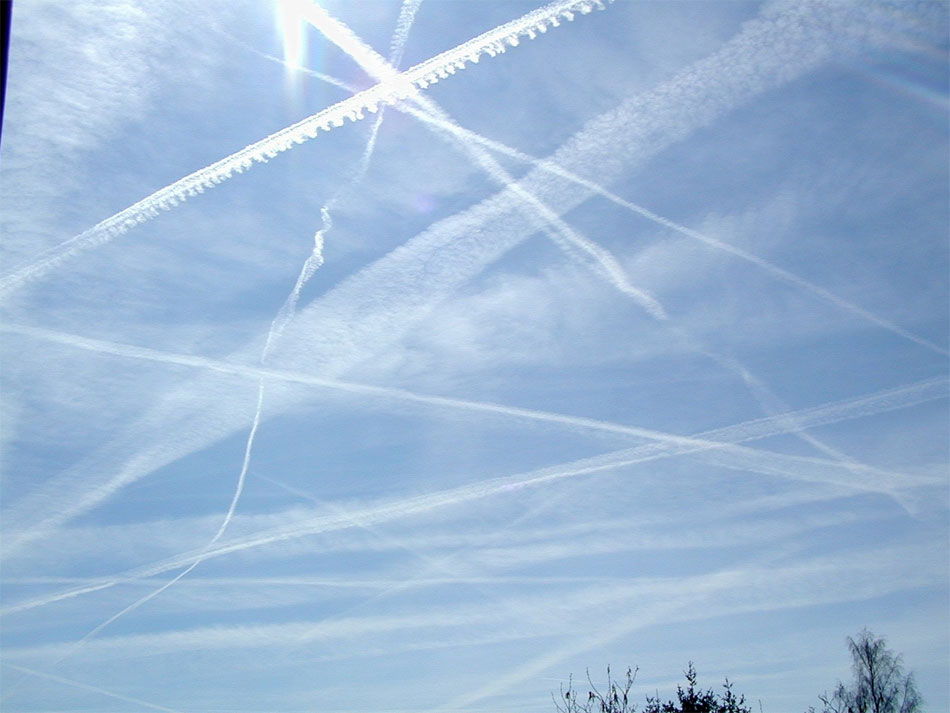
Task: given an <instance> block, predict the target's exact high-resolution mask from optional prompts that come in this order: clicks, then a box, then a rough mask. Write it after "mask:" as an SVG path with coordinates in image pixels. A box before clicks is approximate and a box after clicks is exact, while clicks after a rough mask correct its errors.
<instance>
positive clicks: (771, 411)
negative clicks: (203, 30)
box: [298, 2, 863, 473]
mask: <svg viewBox="0 0 950 713" xmlns="http://www.w3.org/2000/svg"><path fill="white" fill-rule="evenodd" d="M298 11H299V12H300V15H301V17H303V18H304V19H305V20H306V21H307V22H309V23H310V24H312V25H313V26H314V27H315V28H317V29H318V30H320V32H321V33H323V35H324V36H325V37H327V38H328V39H329V40H330V41H332V42H333V43H334V44H336V45H337V46H338V47H340V49H342V50H343V51H344V52H346V53H347V54H348V55H349V56H350V57H351V58H352V59H353V60H355V61H356V62H357V63H358V64H359V65H360V67H362V68H363V69H364V70H366V71H367V72H368V73H370V74H371V75H372V76H373V77H374V78H375V79H377V80H379V81H385V80H386V79H388V78H390V77H392V76H394V75H396V74H397V70H396V69H395V68H394V67H392V66H391V64H389V63H388V62H387V61H386V60H385V59H384V58H383V57H382V56H380V55H379V54H378V53H377V52H376V51H375V50H373V49H372V48H371V47H370V46H369V45H367V44H366V43H365V42H363V40H362V39H360V38H359V37H358V36H357V35H356V34H355V33H353V31H352V30H350V28H349V27H347V26H346V25H345V24H344V23H342V22H340V21H339V20H337V19H336V18H334V17H332V16H331V15H330V14H329V13H328V12H327V11H326V10H325V9H324V8H323V7H321V6H320V5H318V4H316V3H315V2H304V3H302V4H301V5H300V6H299V8H298ZM411 99H412V101H414V102H416V103H417V104H419V105H420V106H421V107H422V109H423V110H425V111H427V112H429V113H431V114H433V115H435V116H436V117H437V118H439V119H441V120H443V121H447V122H449V123H451V124H454V123H455V122H454V121H452V119H451V117H449V116H448V115H447V114H446V113H445V112H444V111H443V110H442V109H441V108H440V107H439V106H438V105H437V104H436V103H435V102H434V101H432V100H431V99H429V98H428V97H422V96H420V95H419V93H418V92H416V93H415V94H414V95H413V96H412V97H411ZM453 136H455V135H454V134H453ZM459 140H462V139H459ZM466 148H467V149H469V150H470V151H473V156H474V158H475V159H476V162H477V164H478V165H479V166H481V167H482V168H484V169H485V170H486V171H487V172H488V173H489V175H490V176H491V177H493V178H495V180H497V181H498V182H499V183H501V184H502V186H504V187H507V188H509V189H511V190H513V191H514V192H515V193H516V195H518V196H519V197H520V198H521V199H523V200H524V201H525V204H526V206H527V207H528V208H530V209H532V210H534V211H536V212H537V213H538V214H539V216H540V217H541V219H542V220H544V221H545V222H546V223H548V225H550V226H551V228H553V229H554V230H555V231H556V233H557V234H556V235H552V236H551V237H552V238H554V240H555V243H558V244H560V242H561V239H566V240H567V241H568V243H570V245H571V247H577V248H580V249H581V250H582V251H584V252H587V253H588V254H589V255H591V256H592V257H593V258H594V259H595V260H596V261H597V263H598V264H599V266H600V267H601V268H602V270H603V271H604V273H605V276H606V277H607V280H608V282H609V283H610V284H612V285H613V286H614V287H615V288H616V289H617V290H618V291H619V292H621V293H622V294H625V295H627V296H628V297H631V298H632V299H633V300H634V301H635V302H636V303H638V304H639V305H640V306H641V307H643V308H644V309H645V310H646V311H647V312H648V313H649V314H650V316H652V317H653V318H654V319H656V320H657V321H658V322H659V323H660V324H661V325H663V326H665V327H666V328H667V329H669V330H670V331H671V332H673V333H674V334H675V335H676V336H677V337H679V338H680V339H682V340H683V341H685V342H686V343H687V345H688V346H690V347H691V348H693V349H695V350H697V351H699V353H701V354H703V355H704V356H707V357H708V358H710V359H712V360H713V361H714V362H715V363H716V364H718V365H719V366H721V367H722V368H724V369H726V370H727V371H729V372H731V373H732V374H734V375H735V376H737V377H739V379H740V380H741V382H742V383H743V384H744V385H745V386H746V388H748V390H749V391H750V393H751V394H752V396H753V397H754V398H755V399H756V400H757V401H758V402H759V404H760V406H761V407H762V409H763V411H765V412H766V414H768V415H778V414H781V413H785V412H787V411H788V410H789V408H788V406H787V405H786V404H784V403H782V402H781V400H780V399H778V397H777V396H776V395H775V393H774V392H773V391H772V389H771V388H770V387H769V386H768V385H767V384H766V383H765V382H764V381H763V380H762V379H760V378H759V377H757V376H756V375H754V374H753V373H752V372H751V371H750V370H749V369H748V368H747V367H746V366H745V365H743V364H742V363H741V362H739V361H738V360H737V359H735V358H734V357H731V356H729V355H722V354H718V353H715V352H713V351H711V350H709V349H707V348H705V347H702V346H700V345H698V344H697V343H696V340H695V339H693V338H692V337H691V336H689V335H688V334H686V333H685V332H684V331H683V330H682V329H679V328H676V327H673V326H672V325H670V324H669V322H668V317H667V314H666V312H665V310H664V308H663V307H662V305H661V304H660V303H659V302H658V301H657V300H656V298H654V297H653V296H652V295H649V294H648V293H646V292H644V291H643V290H641V289H638V288H636V287H633V286H632V285H631V284H630V282H629V279H628V278H627V275H626V273H625V271H624V270H623V268H622V267H621V265H620V263H619V261H617V259H616V258H615V257H614V256H613V254H611V253H610V252H609V251H608V250H605V249H604V248H603V247H601V246H600V245H598V244H597V243H595V242H594V241H592V240H590V239H589V238H587V237H585V236H582V235H581V234H580V233H578V232H577V231H576V230H574V229H573V228H571V227H570V226H569V225H567V224H566V223H565V222H564V221H563V220H562V219H561V218H560V217H559V216H558V215H557V214H556V213H554V211H552V210H551V209H550V208H549V207H548V206H546V205H545V204H544V203H542V202H541V201H540V200H538V198H537V197H536V196H535V195H533V194H531V193H529V192H527V191H525V190H524V189H523V188H521V186H519V185H518V184H517V183H516V182H515V181H514V179H513V178H512V177H511V176H510V175H509V174H508V173H507V171H505V170H504V169H503V168H502V167H501V166H499V165H498V164H497V162H495V161H494V159H492V158H491V157H490V156H488V155H486V154H485V153H484V151H482V150H481V149H475V148H474V147H472V146H471V145H466ZM547 232H548V234H549V235H550V231H547ZM567 252H568V254H569V255H571V256H573V255H574V252H573V250H571V249H568V250H567ZM790 431H791V432H793V433H795V434H796V435H797V436H798V437H799V438H801V439H803V440H804V441H805V442H806V443H808V444H809V445H811V446H813V447H815V448H816V449H818V450H819V451H820V452H821V453H824V454H826V455H828V456H830V457H832V458H834V459H836V460H838V461H839V462H841V463H842V464H843V465H845V466H846V467H848V468H849V469H851V470H852V471H854V472H856V473H857V472H860V469H861V468H862V467H863V464H861V463H859V462H857V461H856V460H855V459H854V458H851V457H850V456H848V455H847V454H845V453H843V452H841V451H840V450H838V449H836V448H834V447H832V446H829V445H827V444H825V443H824V442H823V441H821V440H820V439H819V438H817V437H815V436H814V435H812V434H811V433H808V432H805V431H802V430H801V429H798V428H797V427H795V425H794V424H791V425H790Z"/></svg>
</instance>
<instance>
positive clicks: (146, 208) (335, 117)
mask: <svg viewBox="0 0 950 713" xmlns="http://www.w3.org/2000/svg"><path fill="white" fill-rule="evenodd" d="M604 2H613V0H558V2H553V3H550V4H548V5H545V6H544V7H542V8H539V9H537V10H533V11H532V12H529V13H528V14H526V15H523V16H522V17H520V18H518V19H517V20H512V21H511V22H508V23H505V24H503V25H500V26H498V27H496V28H495V29H493V30H489V31H488V32H485V33H483V34H481V35H479V36H478V37H475V38H473V39H471V40H469V41H467V42H464V43H462V44H461V45H458V46H457V47H455V48H453V49H451V50H448V51H446V52H442V53H441V54H439V55H436V56H435V57H432V58H430V59H427V60H425V61H424V62H420V63H419V64H417V65H415V66H414V67H412V68H410V69H407V70H406V71H405V72H401V73H398V74H395V75H393V76H392V77H391V78H389V79H387V80H386V81H383V82H380V83H379V84H376V85H375V86H373V87H370V88H369V89H366V90H365V91H362V92H359V93H358V94H355V95H354V96H352V97H349V98H347V99H344V100H343V101H341V102H338V103H337V104H334V105H333V106H331V107H328V108H326V109H324V110H323V111H320V112H318V113H316V114H314V115H312V116H310V117H307V118H306V119H303V120H301V121H299V122H297V123H296V124H293V125H291V126H288V127H286V128H283V129H281V130H280V131H277V132H275V133H273V134H271V135H270V136H267V137H266V138H263V139H261V140H260V141H257V142H255V143H253V144H250V145H249V146H246V147H244V148H243V149H241V150H240V151H236V152H235V153H233V154H231V155H229V156H226V157H225V158H223V159H221V160H219V161H216V162H215V163H213V164H211V165H209V166H206V167H205V168H202V169H199V170H197V171H195V172H194V173H191V174H189V175H187V176H185V177H184V178H181V179H179V180H177V181H175V182H174V183H171V184H169V185H168V186H165V187H164V188H161V189H159V190H158V191H155V192H154V193H152V194H151V195H149V196H146V197H145V198H143V199H142V200H140V201H138V202H137V203H134V204H133V205H131V206H129V207H128V208H126V209H124V210H122V211H120V212H119V213H116V214H115V215H113V216H111V217H109V218H106V219H105V220H103V221H101V222H99V223H97V224H96V225H94V226H93V227H91V228H89V229H88V230H86V231H84V232H82V233H80V234H79V235H77V236H75V237H73V238H71V239H69V240H67V241H65V242H63V243H60V244H59V245H57V246H55V247H53V248H51V249H50V250H46V251H44V252H43V253H41V254H40V255H39V256H38V257H37V258H36V259H35V260H34V261H33V262H32V263H30V264H29V265H26V266H24V267H22V268H20V269H18V270H15V271H14V272H12V273H11V274H9V275H7V276H6V277H4V278H2V279H0V296H2V295H4V294H5V293H9V292H11V291H12V290H15V289H16V288H18V287H20V286H21V285H23V284H24V283H25V282H26V281H28V280H31V279H36V278H38V277H41V276H42V275H44V274H45V273H46V272H48V271H49V270H51V269H53V268H54V267H56V266H57V265H59V264H60V263H62V262H63V261H64V260H66V259H68V258H70V257H72V256H73V255H75V254H77V253H79V252H81V251H83V250H88V249H90V248H93V247H96V246H98V245H102V244H105V243H107V242H109V241H111V240H112V239H113V238H115V237H117V236H119V235H122V234H123V233H125V232H127V231H128V230H130V229H131V228H133V227H135V226H136V225H139V224H140V223H144V222H146V221H148V220H151V219H152V218H154V217H156V216H157V215H158V214H159V212H160V211H163V210H170V209H171V208H173V207H175V206H176V205H178V204H179V203H182V202H184V201H186V200H188V199H189V198H191V197H192V196H196V195H198V194H199V193H202V192H204V191H205V190H206V189H209V188H214V187H215V186H217V185H218V184H220V183H222V182H223V181H226V180H227V179H229V178H231V177H232V176H233V175H234V174H235V173H241V172H243V171H245V170H247V169H248V168H250V167H251V166H253V165H254V164H255V163H264V162H266V161H268V160H270V159H272V158H274V157H275V156H277V154H279V153H281V152H283V151H287V150H288V149H291V148H293V147H294V146H296V145H297V144H301V143H304V142H305V141H308V140H310V139H313V138H316V137H317V135H318V134H319V133H320V132H321V131H322V132H328V131H332V130H333V129H334V128H336V127H339V126H342V125H343V124H344V123H345V122H346V121H357V120H359V119H362V118H363V117H364V114H365V112H371V113H374V112H376V111H378V110H379V107H380V106H381V105H392V104H395V103H397V102H399V101H401V100H403V99H405V98H406V97H408V96H410V95H412V94H413V93H414V92H415V91H416V90H417V89H424V88H425V87H427V86H429V85H430V84H434V83H435V82H438V81H439V80H440V79H445V78H446V77H449V76H450V75H452V74H454V73H455V72H457V71H458V70H460V69H464V68H465V67H466V66H467V65H468V64H469V63H474V62H478V61H479V59H480V58H481V57H482V56H483V55H488V56H491V57H494V56H495V55H497V54H500V53H502V52H504V51H505V50H506V49H507V48H508V47H509V46H510V47H514V46H516V45H518V44H519V42H520V39H521V38H529V39H533V38H534V37H536V36H537V35H538V34H539V33H544V32H546V31H547V30H548V29H549V28H550V27H557V26H558V25H560V24H561V20H562V19H567V20H572V19H574V16H575V14H576V13H581V14H587V13H589V12H591V11H592V10H594V9H595V8H602V7H604Z"/></svg>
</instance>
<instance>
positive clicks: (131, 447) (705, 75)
mask: <svg viewBox="0 0 950 713" xmlns="http://www.w3.org/2000/svg"><path fill="white" fill-rule="evenodd" d="M878 11H879V9H878V10H875V12H878ZM897 21H899V22H905V21H906V22H908V23H916V24H914V25H913V26H910V25H908V26H907V27H897V28H895V29H894V30H893V32H891V35H899V34H900V33H901V32H903V31H907V30H908V28H910V29H914V30H920V29H921V23H920V21H919V19H918V18H916V17H915V16H908V17H904V16H903V15H902V16H900V17H898V18H897V20H896V21H895V22H897ZM845 30H847V31H845ZM872 30H874V13H873V12H869V11H868V9H867V6H864V5H861V6H856V5H851V6H848V5H845V4H842V3H828V4H820V5H819V4H816V5H807V6H800V5H795V6H792V7H786V8H776V7H772V8H770V10H769V12H768V14H767V15H766V16H763V17H762V18H759V19H757V20H753V21H750V22H748V23H746V24H745V25H744V26H743V28H742V30H741V31H740V32H739V34H737V35H736V36H735V37H734V38H732V39H731V40H729V41H728V42H726V43H725V44H724V45H723V46H722V47H721V48H720V49H718V50H717V51H716V52H714V53H713V54H711V55H709V56H707V57H706V58H704V59H702V60H700V61H698V62H696V63H693V64H691V65H689V66H688V67H686V68H684V69H683V70H682V71H680V72H679V73H677V74H676V75H675V76H674V77H672V78H671V79H670V80H669V81H667V82H664V83H663V84H661V85H659V86H657V87H655V88H653V89H651V90H649V91H647V92H644V93H642V94H639V95H637V96H634V97H631V98H629V99H627V100H625V101H624V102H622V103H621V104H620V105H618V106H617V107H616V108H615V109H613V110H611V111H609V112H606V113H604V114H601V115H600V116H598V117H596V118H594V119H592V120H591V121H589V122H587V123H586V124H585V125H584V127H583V128H582V129H581V130H580V131H578V132H576V133H575V134H574V136H573V137H572V138H571V139H570V140H569V141H567V142H565V144H564V145H562V146H561V147H560V148H559V149H558V150H557V151H556V152H555V153H554V154H553V155H552V156H551V157H550V158H551V159H552V160H553V162H554V163H556V164H558V165H559V166H562V167H564V168H565V170H568V171H571V172H573V173H575V174H580V175H584V176H589V177H593V178H595V179H596V180H597V181H600V182H609V181H612V180H613V179H614V178H616V177H617V176H618V175H619V174H620V172H621V171H623V170H628V169H629V168H630V167H631V165H636V164H639V163H642V162H643V161H646V160H647V159H649V158H651V157H653V156H656V155H657V154H658V153H659V152H660V151H662V150H663V149H664V148H666V147H668V146H670V145H671V144H673V143H675V142H677V141H680V140H682V139H683V138H684V137H686V136H688V135H689V134H690V133H691V132H693V131H695V130H696V129H697V128H699V127H702V126H706V125H708V124H710V123H711V122H713V121H715V120H716V119H717V118H719V117H720V116H722V115H723V114H724V113H726V112H728V111H731V110H733V109H735V108H736V107H737V106H740V105H742V104H744V103H747V102H748V101H751V100H752V99H753V98H754V97H755V96H756V95H757V94H759V93H761V92H762V91H765V90H766V89H769V88H772V87H775V86H779V85H781V84H783V83H786V82H788V81H790V80H792V79H794V78H796V77H799V76H801V75H802V74H804V73H806V72H807V71H810V70H812V69H814V68H815V67H818V66H820V65H821V64H822V63H823V62H825V61H827V60H828V59H829V58H831V57H834V56H836V55H841V54H845V55H847V54H849V53H851V52H852V51H854V49H855V47H856V46H857V47H862V48H863V47H866V46H869V45H872V46H873V45H874V44H875V42H878V40H879V37H873V38H872V40H868V39H867V37H865V35H869V34H871V31H872ZM790 36H794V37H795V38H796V41H795V42H786V41H784V40H785V39H786V38H787V37H790ZM777 38H781V39H782V41H778V40H777ZM520 184H521V185H523V186H524V187H525V188H526V190H528V191H530V192H531V193H533V194H534V195H537V196H538V197H539V198H540V199H542V200H543V201H544V202H545V203H546V204H548V205H553V206H557V207H558V211H559V212H561V213H563V212H565V211H568V210H571V209H573V208H574V207H576V206H578V205H580V204H582V203H583V202H584V201H585V200H587V199H588V198H589V197H590V196H591V195H592V192H591V191H589V190H586V189H583V188H581V187H579V186H578V185H577V184H576V183H573V182H570V181H567V180H566V179H563V178H558V177H555V176H552V175H551V174H550V173H549V172H546V171H542V170H540V169H534V170H532V171H530V172H529V173H528V174H527V175H526V176H525V177H524V178H523V179H522V180H521V181H520ZM542 228H543V222H542V221H540V220H538V219H537V217H536V216H533V215H530V214H528V213H526V212H525V211H524V210H523V207H522V204H521V201H519V200H516V197H515V196H514V195H513V194H512V193H511V192H510V191H500V192H498V193H497V194H495V195H493V196H491V197H490V198H487V199H486V200H484V201H482V202H481V203H480V204H478V205H476V206H473V207H471V208H469V209H467V210H465V211H462V212H461V213H459V214H456V215H454V216H452V217H450V218H446V219H443V220H441V221H439V222H437V223H435V224H433V225H432V226H430V227H429V228H428V229H427V230H425V231H423V232H422V233H420V234H419V235H417V236H415V237H414V238H412V239H411V240H409V241H408V242H407V243H405V244H404V245H402V246H400V247H398V248H397V249H395V250H393V251H392V252H391V253H389V254H388V255H386V256H385V257H383V258H380V259H379V260H377V261H376V262H374V263H373V264H372V265H369V266H367V267H365V268H364V269H362V270H360V271H359V272H358V273H356V274H354V275H351V276H350V277H348V278H346V279H344V280H343V281H342V282H341V283H339V284H338V285H336V286H335V287H333V288H332V289H330V290H329V291H328V292H327V293H326V294H325V295H324V296H322V297H320V298H319V299H317V300H315V301H314V302H313V303H311V304H310V305H309V306H308V307H307V308H306V309H305V310H303V311H301V313H300V314H299V315H298V318H297V321H296V323H295V324H294V325H292V327H291V328H292V329H293V330H294V331H295V333H296V337H297V338H296V339H295V340H294V342H293V343H290V340H285V342H284V344H283V345H282V346H281V354H280V360H281V363H283V364H285V365H286V367H285V368H290V369H297V370H301V371H304V370H306V371H314V370H319V372H320V373H326V374H328V375H331V376H339V375H340V374H342V373H345V372H346V370H347V369H350V368H352V366H353V365H354V364H356V363H359V362H361V361H364V360H365V359H366V358H367V357H368V356H370V355H371V354H374V353H379V352H380V351H382V350H384V349H386V348H387V347H388V346H390V345H392V344H393V343H394V342H395V340H397V339H398V338H399V337H400V336H401V335H402V334H405V332H406V331H407V330H408V328H409V327H410V326H411V325H413V324H416V323H418V322H419V321H420V320H421V319H422V318H423V317H424V316H425V315H426V314H428V313H429V310H430V309H431V308H432V306H433V305H434V304H435V303H437V302H438V301H439V300H441V299H444V298H445V297H447V296H448V295H449V294H451V293H452V292H453V291H454V290H455V289H457V288H458V286H459V285H461V284H463V283H464V282H465V281H466V280H468V279H471V278H472V277H473V276H475V275H476V274H478V273H479V272H480V271H481V270H483V269H484V267H485V266H486V265H488V264H490V263H492V262H493V261H494V260H496V259H498V258H499V257H500V256H502V255H503V254H505V252H507V251H508V250H511V249H512V248H514V247H515V246H516V245H518V244H520V243H521V242H522V241H523V240H525V239H527V238H528V237H529V236H531V235H533V234H535V233H536V232H537V231H538V230H540V229H542ZM235 356H236V358H239V359H247V358H250V357H249V354H248V352H247V351H246V350H245V351H238V352H236V353H235ZM213 386H216V385H215V384H214V383H213V382H204V383H202V382H192V383H189V384H187V385H185V386H183V387H182V388H181V389H180V390H178V391H177V392H174V393H170V394H169V395H168V396H167V397H166V398H165V399H164V400H163V401H162V402H161V403H160V404H159V405H158V406H156V407H155V408H153V409H152V410H151V411H149V412H148V413H147V414H146V415H145V416H143V417H142V418H141V419H139V420H138V421H137V422H135V423H134V424H131V425H130V426H129V427H128V428H126V429H125V430H124V431H123V432H121V433H119V434H116V437H115V438H114V439H113V440H112V442H111V443H109V444H108V445H107V446H105V447H103V448H101V449H99V450H98V451H97V452H96V453H94V454H92V455H91V456H89V457H88V458H86V459H85V460H84V462H82V463H80V464H77V465H76V466H75V467H73V468H71V469H69V470H68V471H67V472H64V473H62V474H60V475H58V476H56V477H54V478H52V479H51V480H49V481H47V482H45V483H43V484H41V485H39V486H38V487H37V489H36V490H35V491H34V492H33V493H30V494H29V495H27V496H25V497H24V498H21V500H20V501H18V502H17V503H16V504H15V505H14V506H12V507H10V508H8V512H7V513H6V517H7V519H6V523H7V527H8V528H9V530H8V531H9V532H17V533H24V534H26V535H27V536H28V537H29V538H34V539H35V538H36V537H41V536H42V535H43V534H44V533H45V532H48V531H49V530H50V529H51V528H54V527H57V526H58V525H60V524H62V523H63V522H66V521H68V520H69V519H71V518H73V517H75V516H76V515H78V514H80V513H82V512H85V511H88V510H89V509H90V508H92V507H95V506H96V505H97V504H99V503H101V502H102V501H103V500H105V499H107V498H109V497H112V496H113V495H114V494H115V493H116V492H118V490H119V489H121V488H122V487H124V486H126V485H128V484H129V483H132V482H135V481H136V480H138V479H140V478H142V477H144V476H145V475H147V474H148V473H151V472H154V470H155V469H157V468H159V467H161V466H162V465H165V464H168V463H171V462H173V461H174V460H176V459H178V458H181V457H183V456H185V455H187V454H188V453H191V452H194V451H195V450H198V449H200V448H202V447H204V446H206V445H207V444H208V443H211V442H214V441H215V440H217V439H220V438H224V437H226V436H227V435H228V434H231V433H233V432H234V430H235V429H236V428H238V427H242V426H244V425H245V422H244V421H242V419H241V418H240V416H238V414H239V413H240V414H243V413H244V409H245V408H246V406H247V405H246V404H245V403H244V399H243V395H242V394H238V393H237V392H236V391H235V390H233V389H231V390H228V391H224V392H221V393H218V394H216V395H215V396H214V397H210V398H208V399H207V400H206V401H205V403H204V405H203V406H202V407H201V411H200V413H199V412H197V411H196V404H195V401H194V399H195V393H196V392H199V393H200V392H202V391H203V390H206V389H208V388H211V387H213ZM179 400H181V401H184V400H187V401H188V408H187V410H185V409H181V408H180V406H179ZM274 401H275V409H285V408H288V407H290V406H291V405H292V404H295V403H299V402H300V398H299V396H298V395H297V394H296V393H290V392H287V393H283V394H280V395H277V396H275V399H274ZM156 439H157V440H156ZM11 516H12V517H13V519H11ZM14 524H15V525H16V526H13V525H14ZM10 544H11V543H10V540H9V538H7V540H6V542H5V545H7V546H8V547H9V545H10Z"/></svg>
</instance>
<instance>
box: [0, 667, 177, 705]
mask: <svg viewBox="0 0 950 713" xmlns="http://www.w3.org/2000/svg"><path fill="white" fill-rule="evenodd" d="M3 665H4V666H6V667H7V668H12V669H13V670H14V671H19V672H20V673H25V674H28V675H30V676H36V677H37V678H43V679H46V680H47V681H55V682H56V683H61V684H63V685H64V686H71V687H73V688H80V689H82V690H84V691H92V692H93V693H99V694H102V695H103V696H107V697H108V698H114V699H116V700H118V701H124V702H125V703H134V704H135V705H137V706H145V707H146V708H150V709H151V710H156V711H166V713H179V712H178V711H176V710H175V709H174V708H166V707H165V706H159V705H156V704H154V703H149V702H148V701H143V700H142V699H141V698H133V697H132V696H124V695H122V694H120V693H115V692H113V691H107V690H106V689H104V688H99V687H98V686H92V685H90V684H88V683H82V682H81V681H73V680H72V679H70V678H63V677H62V676H54V675H53V674H51V673H44V672H43V671H36V670H34V669H32V668H27V667H26V666H17V665H16V664H12V663H9V662H6V661H4V662H3Z"/></svg>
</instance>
